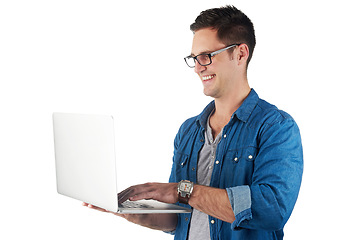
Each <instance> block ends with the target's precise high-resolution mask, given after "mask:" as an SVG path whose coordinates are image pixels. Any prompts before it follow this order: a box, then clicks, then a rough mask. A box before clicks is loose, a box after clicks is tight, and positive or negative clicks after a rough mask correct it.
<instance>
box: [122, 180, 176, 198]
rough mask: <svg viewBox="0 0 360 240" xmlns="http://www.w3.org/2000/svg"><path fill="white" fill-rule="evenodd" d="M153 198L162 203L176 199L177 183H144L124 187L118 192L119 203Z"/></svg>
mask: <svg viewBox="0 0 360 240" xmlns="http://www.w3.org/2000/svg"><path fill="white" fill-rule="evenodd" d="M128 199H129V200H130V201H137V200H142V199H153V200H157V201H160V202H164V203H176V202H177V201H178V194H177V183H145V184H140V185H135V186H132V187H129V188H127V189H125V190H124V191H122V192H120V193H119V194H118V201H119V203H123V202H125V201H126V200H128Z"/></svg>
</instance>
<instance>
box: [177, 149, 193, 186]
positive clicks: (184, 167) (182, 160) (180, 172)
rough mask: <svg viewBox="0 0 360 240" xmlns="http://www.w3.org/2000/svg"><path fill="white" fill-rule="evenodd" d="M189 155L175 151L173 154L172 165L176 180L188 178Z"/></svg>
mask: <svg viewBox="0 0 360 240" xmlns="http://www.w3.org/2000/svg"><path fill="white" fill-rule="evenodd" d="M188 163H189V155H188V154H185V153H181V152H177V153H176V154H175V155H174V163H173V167H174V168H175V173H176V178H177V179H176V181H177V182H178V181H181V180H185V179H188V165H189V164H188Z"/></svg>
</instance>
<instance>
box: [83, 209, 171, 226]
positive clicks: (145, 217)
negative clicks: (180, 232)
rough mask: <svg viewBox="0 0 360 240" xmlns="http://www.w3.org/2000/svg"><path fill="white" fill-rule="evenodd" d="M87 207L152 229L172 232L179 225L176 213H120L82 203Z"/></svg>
mask: <svg viewBox="0 0 360 240" xmlns="http://www.w3.org/2000/svg"><path fill="white" fill-rule="evenodd" d="M82 205H83V206H85V207H89V208H91V209H95V210H98V211H100V212H107V213H112V214H114V215H116V216H119V217H122V218H125V219H126V220H128V221H129V222H132V223H135V224H138V225H141V226H144V227H148V228H151V229H156V230H161V231H166V232H171V231H173V230H175V228H176V225H177V215H176V214H171V213H170V214H163V213H160V214H120V213H115V212H110V211H107V210H105V209H103V208H99V207H96V206H94V205H91V204H88V203H84V202H83V204H82Z"/></svg>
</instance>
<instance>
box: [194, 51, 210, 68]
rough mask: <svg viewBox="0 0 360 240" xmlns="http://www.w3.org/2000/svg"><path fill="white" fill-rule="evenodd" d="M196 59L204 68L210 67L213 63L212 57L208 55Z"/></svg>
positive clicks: (201, 55)
mask: <svg viewBox="0 0 360 240" xmlns="http://www.w3.org/2000/svg"><path fill="white" fill-rule="evenodd" d="M196 59H197V60H198V62H199V63H200V65H202V66H206V65H209V64H210V63H211V60H210V57H209V55H208V54H200V55H198V56H197V57H196Z"/></svg>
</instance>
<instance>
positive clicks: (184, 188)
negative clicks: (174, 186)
mask: <svg viewBox="0 0 360 240" xmlns="http://www.w3.org/2000/svg"><path fill="white" fill-rule="evenodd" d="M193 189H194V183H193V182H190V181H188V180H181V181H180V182H179V183H178V200H179V202H180V203H183V204H188V202H189V199H190V195H191V193H192V191H193Z"/></svg>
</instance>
